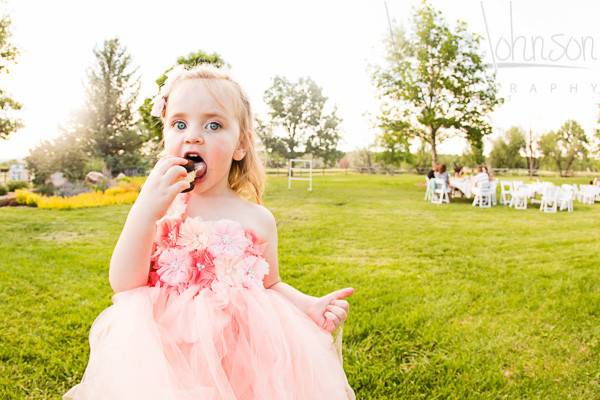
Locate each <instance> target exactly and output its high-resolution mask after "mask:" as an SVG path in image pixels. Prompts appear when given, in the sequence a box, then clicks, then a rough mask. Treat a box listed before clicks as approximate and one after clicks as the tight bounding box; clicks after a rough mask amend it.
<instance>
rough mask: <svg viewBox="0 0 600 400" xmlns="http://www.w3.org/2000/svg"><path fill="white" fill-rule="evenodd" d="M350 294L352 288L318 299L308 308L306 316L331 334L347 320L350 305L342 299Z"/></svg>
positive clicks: (352, 291) (352, 290)
mask: <svg viewBox="0 0 600 400" xmlns="http://www.w3.org/2000/svg"><path fill="white" fill-rule="evenodd" d="M352 293H354V289H353V288H345V289H340V290H336V291H335V292H331V293H329V294H327V295H325V296H323V297H319V298H317V299H316V300H315V301H314V303H313V304H312V305H310V306H309V307H308V309H307V311H306V314H307V315H308V316H309V317H310V318H312V320H313V321H315V323H316V324H317V325H318V326H320V327H321V328H323V329H325V330H326V331H328V332H329V333H332V332H333V331H335V330H336V329H337V328H338V326H340V325H341V324H342V322H344V321H345V320H346V318H348V309H349V307H350V304H348V301H346V300H344V299H345V298H346V297H349V296H351V295H352Z"/></svg>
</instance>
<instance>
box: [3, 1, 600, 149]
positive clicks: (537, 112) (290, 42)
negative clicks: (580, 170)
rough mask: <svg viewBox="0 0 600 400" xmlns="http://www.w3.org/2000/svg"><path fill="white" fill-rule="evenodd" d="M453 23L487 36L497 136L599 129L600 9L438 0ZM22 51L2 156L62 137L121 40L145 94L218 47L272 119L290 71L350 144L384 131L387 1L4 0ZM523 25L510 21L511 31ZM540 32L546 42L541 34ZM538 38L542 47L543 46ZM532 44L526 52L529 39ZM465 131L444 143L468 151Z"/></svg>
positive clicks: (9, 79) (398, 6) (396, 12)
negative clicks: (380, 89)
mask: <svg viewBox="0 0 600 400" xmlns="http://www.w3.org/2000/svg"><path fill="white" fill-rule="evenodd" d="M430 3H431V4H432V5H433V6H434V7H435V8H437V9H439V10H440V11H442V13H443V14H444V15H445V18H446V20H447V21H448V22H449V23H450V24H452V25H453V24H454V23H455V21H456V20H457V19H461V20H463V21H465V22H466V23H467V25H468V27H469V30H470V31H473V32H477V33H479V34H480V35H481V36H482V37H483V40H482V43H481V49H482V51H483V52H484V54H485V60H486V62H488V63H489V64H490V68H491V69H493V70H494V71H496V72H497V80H498V82H499V84H500V86H501V89H500V94H501V95H502V96H503V97H504V98H505V99H506V101H505V103H504V104H503V105H502V106H500V107H498V109H497V110H496V111H495V112H494V113H493V114H491V115H490V116H489V122H490V123H491V125H492V126H493V128H494V133H493V134H492V135H491V136H490V137H489V138H488V140H487V143H488V146H487V149H488V150H489V147H490V146H489V142H490V140H493V139H495V138H497V137H499V136H500V135H502V133H503V132H504V131H505V130H506V129H507V128H509V127H510V126H513V125H516V126H520V127H522V128H523V129H525V130H526V131H529V130H530V129H531V130H532V132H533V134H534V135H537V136H539V135H541V134H543V133H545V132H547V131H549V130H554V129H558V128H559V127H560V125H562V123H564V122H565V121H566V120H567V119H576V120H577V121H579V122H580V123H581V124H582V126H583V127H584V129H585V130H586V132H587V133H588V134H589V135H590V136H591V134H592V132H593V131H594V130H595V129H596V127H597V118H598V111H599V109H598V103H600V101H599V97H600V96H599V95H600V74H599V72H600V29H598V26H597V21H596V20H597V16H598V15H600V4H595V2H586V1H582V0H572V1H570V2H568V3H565V2H562V1H538V0H535V1H527V2H510V1H506V0H484V1H471V0H468V1H467V0H465V1H457V0H454V1H450V0H431V1H430ZM419 4H420V1H418V0H410V1H392V0H389V1H388V2H387V6H388V10H389V15H390V18H391V19H392V21H394V22H397V23H400V24H402V25H403V26H405V27H406V28H407V29H409V27H410V19H411V15H412V12H413V10H414V7H416V6H418V5H419ZM4 9H5V10H6V12H7V13H8V14H9V15H10V16H11V18H12V21H13V23H12V33H13V39H12V41H13V43H14V44H15V45H16V46H17V47H18V49H19V51H20V55H19V58H18V63H17V64H16V65H14V66H12V68H11V73H10V74H9V75H5V76H1V77H0V87H2V88H6V90H7V91H8V93H10V94H11V95H12V97H13V98H14V99H16V100H18V101H19V102H21V103H22V104H23V109H22V110H21V111H20V112H19V116H20V118H21V119H22V120H23V122H24V124H25V126H24V127H23V128H22V129H21V130H19V131H18V132H16V133H14V134H13V135H12V136H11V137H10V139H8V140H5V141H0V160H2V159H12V158H21V157H24V156H26V155H27V154H28V151H29V149H31V148H33V147H35V146H36V145H37V144H39V143H40V142H41V141H42V140H44V139H51V138H54V137H56V136H58V135H60V134H61V129H60V126H61V125H62V126H64V125H66V124H68V121H69V119H70V118H71V116H72V115H73V113H74V112H75V111H76V110H78V109H79V108H81V107H82V105H83V102H84V99H85V98H84V96H85V94H84V84H85V81H86V73H87V69H88V68H89V67H90V66H91V65H92V64H93V62H94V56H93V52H92V51H93V49H94V47H95V46H100V45H101V44H102V42H103V41H104V40H105V39H108V38H112V37H118V38H120V40H121V42H122V43H123V44H124V45H125V46H126V47H127V49H128V51H129V52H130V54H131V55H132V58H133V63H134V64H135V65H136V66H138V67H139V70H138V71H139V76H140V80H141V91H140V99H139V100H140V102H141V101H142V100H143V99H144V98H145V97H148V96H153V95H154V94H155V93H156V85H155V83H154V81H155V79H156V78H157V77H158V76H159V75H160V74H161V73H162V72H163V71H164V70H165V69H166V68H168V67H169V66H171V65H172V64H174V63H175V61H176V59H177V57H178V56H181V55H186V54H188V53H190V52H193V51H197V50H203V51H205V52H208V53H212V52H217V53H219V54H220V55H221V56H222V57H223V58H224V59H225V60H226V61H227V62H228V63H229V64H231V66H232V71H231V72H232V74H233V75H234V77H235V78H236V79H238V80H239V81H240V83H241V84H242V86H243V87H244V88H245V89H246V91H247V92H248V94H249V96H250V98H251V101H252V103H253V106H254V109H255V112H256V114H257V115H259V116H263V117H264V116H265V115H266V113H267V109H266V107H265V104H264V102H263V94H264V91H265V90H266V89H267V88H268V87H269V85H270V82H271V79H272V78H273V77H274V76H276V75H282V76H285V77H287V78H288V79H292V80H295V79H297V78H299V77H302V76H310V77H311V78H313V79H314V80H315V81H316V82H317V83H318V84H319V85H320V86H321V87H322V88H323V92H324V94H325V95H326V96H327V97H328V98H329V105H330V106H332V105H333V104H335V105H336V106H337V108H338V115H339V116H340V117H341V118H342V120H343V122H342V125H341V127H340V128H341V132H342V135H343V140H342V142H341V143H340V148H341V149H342V150H345V151H351V150H354V149H357V148H361V147H364V146H367V145H369V144H371V143H372V142H373V140H374V138H375V135H376V134H377V129H376V128H375V127H374V125H375V117H376V115H377V111H378V102H377V99H376V91H375V89H374V87H373V85H372V79H371V73H370V72H369V71H370V67H371V66H374V65H377V64H380V63H381V62H382V59H383V54H384V52H383V40H384V39H385V38H386V37H387V36H388V35H389V25H388V17H387V14H386V8H385V3H384V2H383V1H366V0H365V1H338V0H331V1H323V0H321V1H313V0H305V1H295V2H291V1H252V2H248V1H211V2H208V1H181V0H175V1H169V2H166V1H163V2H158V1H127V0H119V1H115V0H104V1H95V0H93V1H92V0H89V1H75V0H72V1H67V0H55V1H52V2H48V1H34V0H18V1H17V0H5V6H4ZM511 26H512V28H511ZM534 39H535V40H534ZM532 43H533V44H535V49H532ZM523 46H525V47H523ZM465 148H466V142H465V141H464V140H462V139H450V140H447V141H445V142H444V143H442V145H441V146H440V151H441V152H444V153H461V152H462V151H463V150H464V149H465Z"/></svg>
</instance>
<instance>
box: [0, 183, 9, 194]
mask: <svg viewBox="0 0 600 400" xmlns="http://www.w3.org/2000/svg"><path fill="white" fill-rule="evenodd" d="M6 193H8V190H6V186H4V185H0V196H4V195H5V194H6Z"/></svg>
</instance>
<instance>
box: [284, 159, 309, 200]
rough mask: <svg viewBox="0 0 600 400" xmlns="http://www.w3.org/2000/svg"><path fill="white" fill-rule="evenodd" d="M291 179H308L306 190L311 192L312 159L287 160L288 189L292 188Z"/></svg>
mask: <svg viewBox="0 0 600 400" xmlns="http://www.w3.org/2000/svg"><path fill="white" fill-rule="evenodd" d="M294 172H297V174H294ZM307 172H308V176H307V175H306V173H307ZM292 181H308V191H309V192H312V160H299V159H295V158H292V159H290V160H289V161H288V189H291V188H292Z"/></svg>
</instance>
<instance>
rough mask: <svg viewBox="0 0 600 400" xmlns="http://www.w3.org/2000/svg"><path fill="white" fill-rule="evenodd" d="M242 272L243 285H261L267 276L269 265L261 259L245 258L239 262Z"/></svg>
mask: <svg viewBox="0 0 600 400" xmlns="http://www.w3.org/2000/svg"><path fill="white" fill-rule="evenodd" d="M240 264H241V265H240V267H241V268H242V270H243V271H244V279H243V285H244V286H245V287H249V286H250V285H261V284H262V281H263V279H264V277H265V275H268V274H269V264H268V263H267V261H266V260H265V259H264V258H262V257H255V256H246V257H244V258H243V259H242V260H241V262H240Z"/></svg>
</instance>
